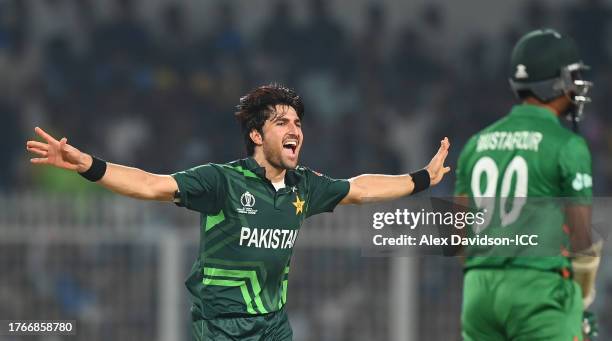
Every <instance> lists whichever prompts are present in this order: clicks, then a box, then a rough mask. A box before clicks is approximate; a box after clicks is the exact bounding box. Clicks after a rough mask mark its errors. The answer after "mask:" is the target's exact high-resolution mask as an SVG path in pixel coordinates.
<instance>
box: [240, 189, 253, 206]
mask: <svg viewBox="0 0 612 341" xmlns="http://www.w3.org/2000/svg"><path fill="white" fill-rule="evenodd" d="M240 203H241V204H242V206H244V207H253V206H255V197H254V196H253V194H251V193H249V192H244V193H243V194H242V195H241V196H240Z"/></svg>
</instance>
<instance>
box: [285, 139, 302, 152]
mask: <svg viewBox="0 0 612 341" xmlns="http://www.w3.org/2000/svg"><path fill="white" fill-rule="evenodd" d="M297 145H298V143H297V141H295V140H287V141H285V142H284V143H283V149H285V150H288V151H290V152H291V154H295V151H296V150H297Z"/></svg>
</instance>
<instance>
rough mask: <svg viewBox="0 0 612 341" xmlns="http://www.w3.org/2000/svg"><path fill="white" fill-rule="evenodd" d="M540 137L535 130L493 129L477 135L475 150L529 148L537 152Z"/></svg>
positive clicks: (540, 140)
mask: <svg viewBox="0 0 612 341" xmlns="http://www.w3.org/2000/svg"><path fill="white" fill-rule="evenodd" d="M542 137H543V136H542V133H540V132H537V131H495V132H492V133H487V134H482V135H480V136H479V137H478V146H477V147H476V151H477V152H483V151H486V150H530V151H534V152H537V151H538V148H539V146H540V142H542Z"/></svg>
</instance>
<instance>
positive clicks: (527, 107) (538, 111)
mask: <svg viewBox="0 0 612 341" xmlns="http://www.w3.org/2000/svg"><path fill="white" fill-rule="evenodd" d="M510 115H512V116H527V117H540V118H543V119H546V120H550V121H553V122H556V123H559V124H561V123H560V122H559V118H558V117H557V115H555V113H554V112H552V111H550V110H548V109H546V108H542V107H539V106H537V105H533V104H519V105H515V106H514V107H513V108H512V111H511V112H510Z"/></svg>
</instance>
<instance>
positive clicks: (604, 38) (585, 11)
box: [564, 0, 612, 68]
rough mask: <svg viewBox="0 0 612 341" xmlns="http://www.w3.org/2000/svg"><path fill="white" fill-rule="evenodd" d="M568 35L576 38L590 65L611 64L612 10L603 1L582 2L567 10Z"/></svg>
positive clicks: (588, 0) (586, 0)
mask: <svg viewBox="0 0 612 341" xmlns="http://www.w3.org/2000/svg"><path fill="white" fill-rule="evenodd" d="M564 19H565V21H566V22H567V23H568V34H570V35H571V36H572V38H574V40H575V41H576V44H578V47H579V48H580V52H581V54H582V56H583V58H584V60H585V62H587V63H588V64H589V65H592V66H593V67H595V68H599V67H600V66H602V65H603V64H610V61H609V57H610V44H609V38H610V22H611V20H612V10H611V9H610V6H609V4H608V3H606V2H604V1H602V0H580V1H576V2H575V3H574V4H572V5H570V6H568V7H567V8H566V9H565V18H564Z"/></svg>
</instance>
